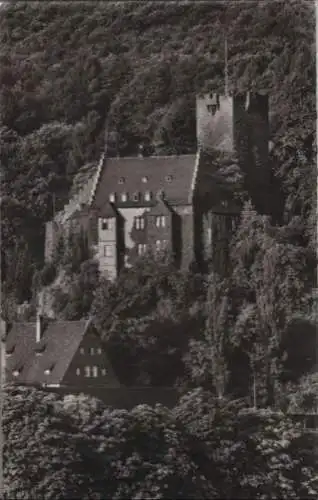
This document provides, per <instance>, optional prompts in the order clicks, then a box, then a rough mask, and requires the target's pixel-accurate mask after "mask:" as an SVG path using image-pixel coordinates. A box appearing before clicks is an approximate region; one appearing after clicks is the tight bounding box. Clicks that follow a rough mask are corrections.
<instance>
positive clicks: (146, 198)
mask: <svg viewBox="0 0 318 500" xmlns="http://www.w3.org/2000/svg"><path fill="white" fill-rule="evenodd" d="M145 201H151V193H150V191H146V192H145Z"/></svg>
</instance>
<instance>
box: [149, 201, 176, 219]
mask: <svg viewBox="0 0 318 500" xmlns="http://www.w3.org/2000/svg"><path fill="white" fill-rule="evenodd" d="M172 212H173V210H172V209H171V208H170V207H169V205H168V203H167V202H166V201H165V200H160V199H159V200H158V201H157V203H156V205H154V206H153V207H152V208H151V209H150V210H149V212H147V214H148V215H166V214H167V215H171V213H172Z"/></svg>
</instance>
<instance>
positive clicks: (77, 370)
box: [76, 368, 81, 376]
mask: <svg viewBox="0 0 318 500" xmlns="http://www.w3.org/2000/svg"><path fill="white" fill-rule="evenodd" d="M80 374H81V369H80V368H76V375H77V376H79V375H80Z"/></svg>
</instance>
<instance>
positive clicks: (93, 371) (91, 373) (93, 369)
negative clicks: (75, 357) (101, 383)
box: [76, 366, 107, 378]
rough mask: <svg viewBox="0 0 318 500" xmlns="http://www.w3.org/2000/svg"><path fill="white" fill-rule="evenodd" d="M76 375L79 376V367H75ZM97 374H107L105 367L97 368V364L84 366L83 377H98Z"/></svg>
mask: <svg viewBox="0 0 318 500" xmlns="http://www.w3.org/2000/svg"><path fill="white" fill-rule="evenodd" d="M76 375H77V376H78V377H79V376H80V375H81V369H80V368H76ZM99 375H102V376H105V375H107V370H106V368H99V367H98V366H85V367H84V377H94V378H96V377H98V376H99Z"/></svg>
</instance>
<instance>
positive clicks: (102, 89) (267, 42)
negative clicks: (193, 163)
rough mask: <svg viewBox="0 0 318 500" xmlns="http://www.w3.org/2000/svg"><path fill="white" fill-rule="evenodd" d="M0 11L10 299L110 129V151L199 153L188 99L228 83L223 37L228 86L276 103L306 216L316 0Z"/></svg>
mask: <svg viewBox="0 0 318 500" xmlns="http://www.w3.org/2000/svg"><path fill="white" fill-rule="evenodd" d="M0 15H1V28H2V29H1V37H2V38H1V50H0V52H1V65H0V76H1V87H2V97H3V98H2V100H1V177H2V179H3V180H2V207H1V208H2V220H1V230H2V241H3V248H2V257H3V258H2V263H3V265H2V267H3V269H2V271H3V272H4V274H3V276H4V278H5V277H6V276H7V277H8V276H10V279H8V278H7V279H6V282H7V287H8V293H10V294H13V295H14V296H15V297H16V299H17V300H18V301H23V300H24V299H28V298H30V293H31V291H30V287H31V281H32V276H33V271H34V269H35V268H38V267H39V266H41V265H42V264H41V260H42V258H43V222H44V221H46V220H48V219H50V217H51V216H52V212H53V193H54V194H55V200H56V201H55V208H56V209H57V210H58V209H59V208H61V207H62V206H63V205H64V203H65V202H66V201H67V198H68V194H69V189H70V187H71V185H72V180H73V177H74V176H75V175H76V174H77V173H78V172H79V170H80V168H81V167H83V166H85V165H87V164H90V163H92V162H97V161H98V157H99V155H100V152H101V150H102V149H103V147H104V143H105V129H106V128H107V130H108V136H107V137H108V147H109V152H110V154H112V153H114V152H116V153H120V154H122V155H124V154H134V153H135V152H136V150H137V147H138V144H139V143H140V142H144V143H149V144H150V145H156V146H157V147H159V146H160V148H161V149H160V151H161V152H165V153H171V152H189V151H193V150H194V149H195V147H196V144H195V122H194V109H193V104H194V97H195V94H196V93H200V92H203V91H204V90H205V89H206V88H207V87H208V86H209V85H210V84H212V85H213V86H214V87H215V88H216V89H222V88H223V66H224V64H223V62H224V50H223V49H224V36H225V33H226V36H227V40H228V47H229V75H230V88H231V90H232V91H234V92H238V91H242V90H246V89H258V90H264V89H265V90H266V91H268V92H269V94H270V96H271V103H270V105H271V129H272V137H271V139H272V140H273V142H274V144H275V146H276V148H274V151H273V155H274V157H275V162H274V164H275V165H276V167H277V168H276V167H275V168H276V170H277V173H280V174H282V181H283V184H284V187H285V188H286V194H287V195H288V200H289V205H288V206H287V211H288V214H289V218H290V217H292V216H293V213H294V212H295V211H296V212H297V213H301V214H302V215H304V213H306V215H307V214H308V210H309V211H310V209H311V208H312V205H311V198H312V196H313V194H312V186H313V184H312V182H311V179H312V170H310V169H311V159H312V158H314V150H313V148H312V139H313V133H314V130H315V112H314V98H315V90H314V89H315V80H314V78H315V62H314V55H315V45H314V20H315V16H314V3H313V2H309V1H300V0H296V1H286V2H280V1H275V2H269V3H265V2H263V1H248V2H245V3H244V2H239V4H238V3H237V2H233V3H230V4H229V5H227V4H225V3H224V2H218V1H215V2H207V3H204V2H203V3H201V2H200V3H195V2H170V3H167V2H166V3H161V2H151V1H148V2H78V3H77V4H76V7H75V4H73V3H58V2H18V3H16V4H11V5H7V6H4V7H3V9H2V11H1V13H0ZM106 117H108V126H107V127H106ZM296 154H297V156H296ZM303 158H305V162H304V161H303ZM302 162H303V163H302ZM307 171H308V173H307ZM305 172H306V174H305V175H304V173H305ZM295 197H296V198H297V197H298V198H299V199H297V200H296V201H295ZM308 205H309V208H308ZM12 263H14V265H13V264H12ZM8 281H10V283H8ZM15 283H20V286H19V290H17V289H16V286H15Z"/></svg>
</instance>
